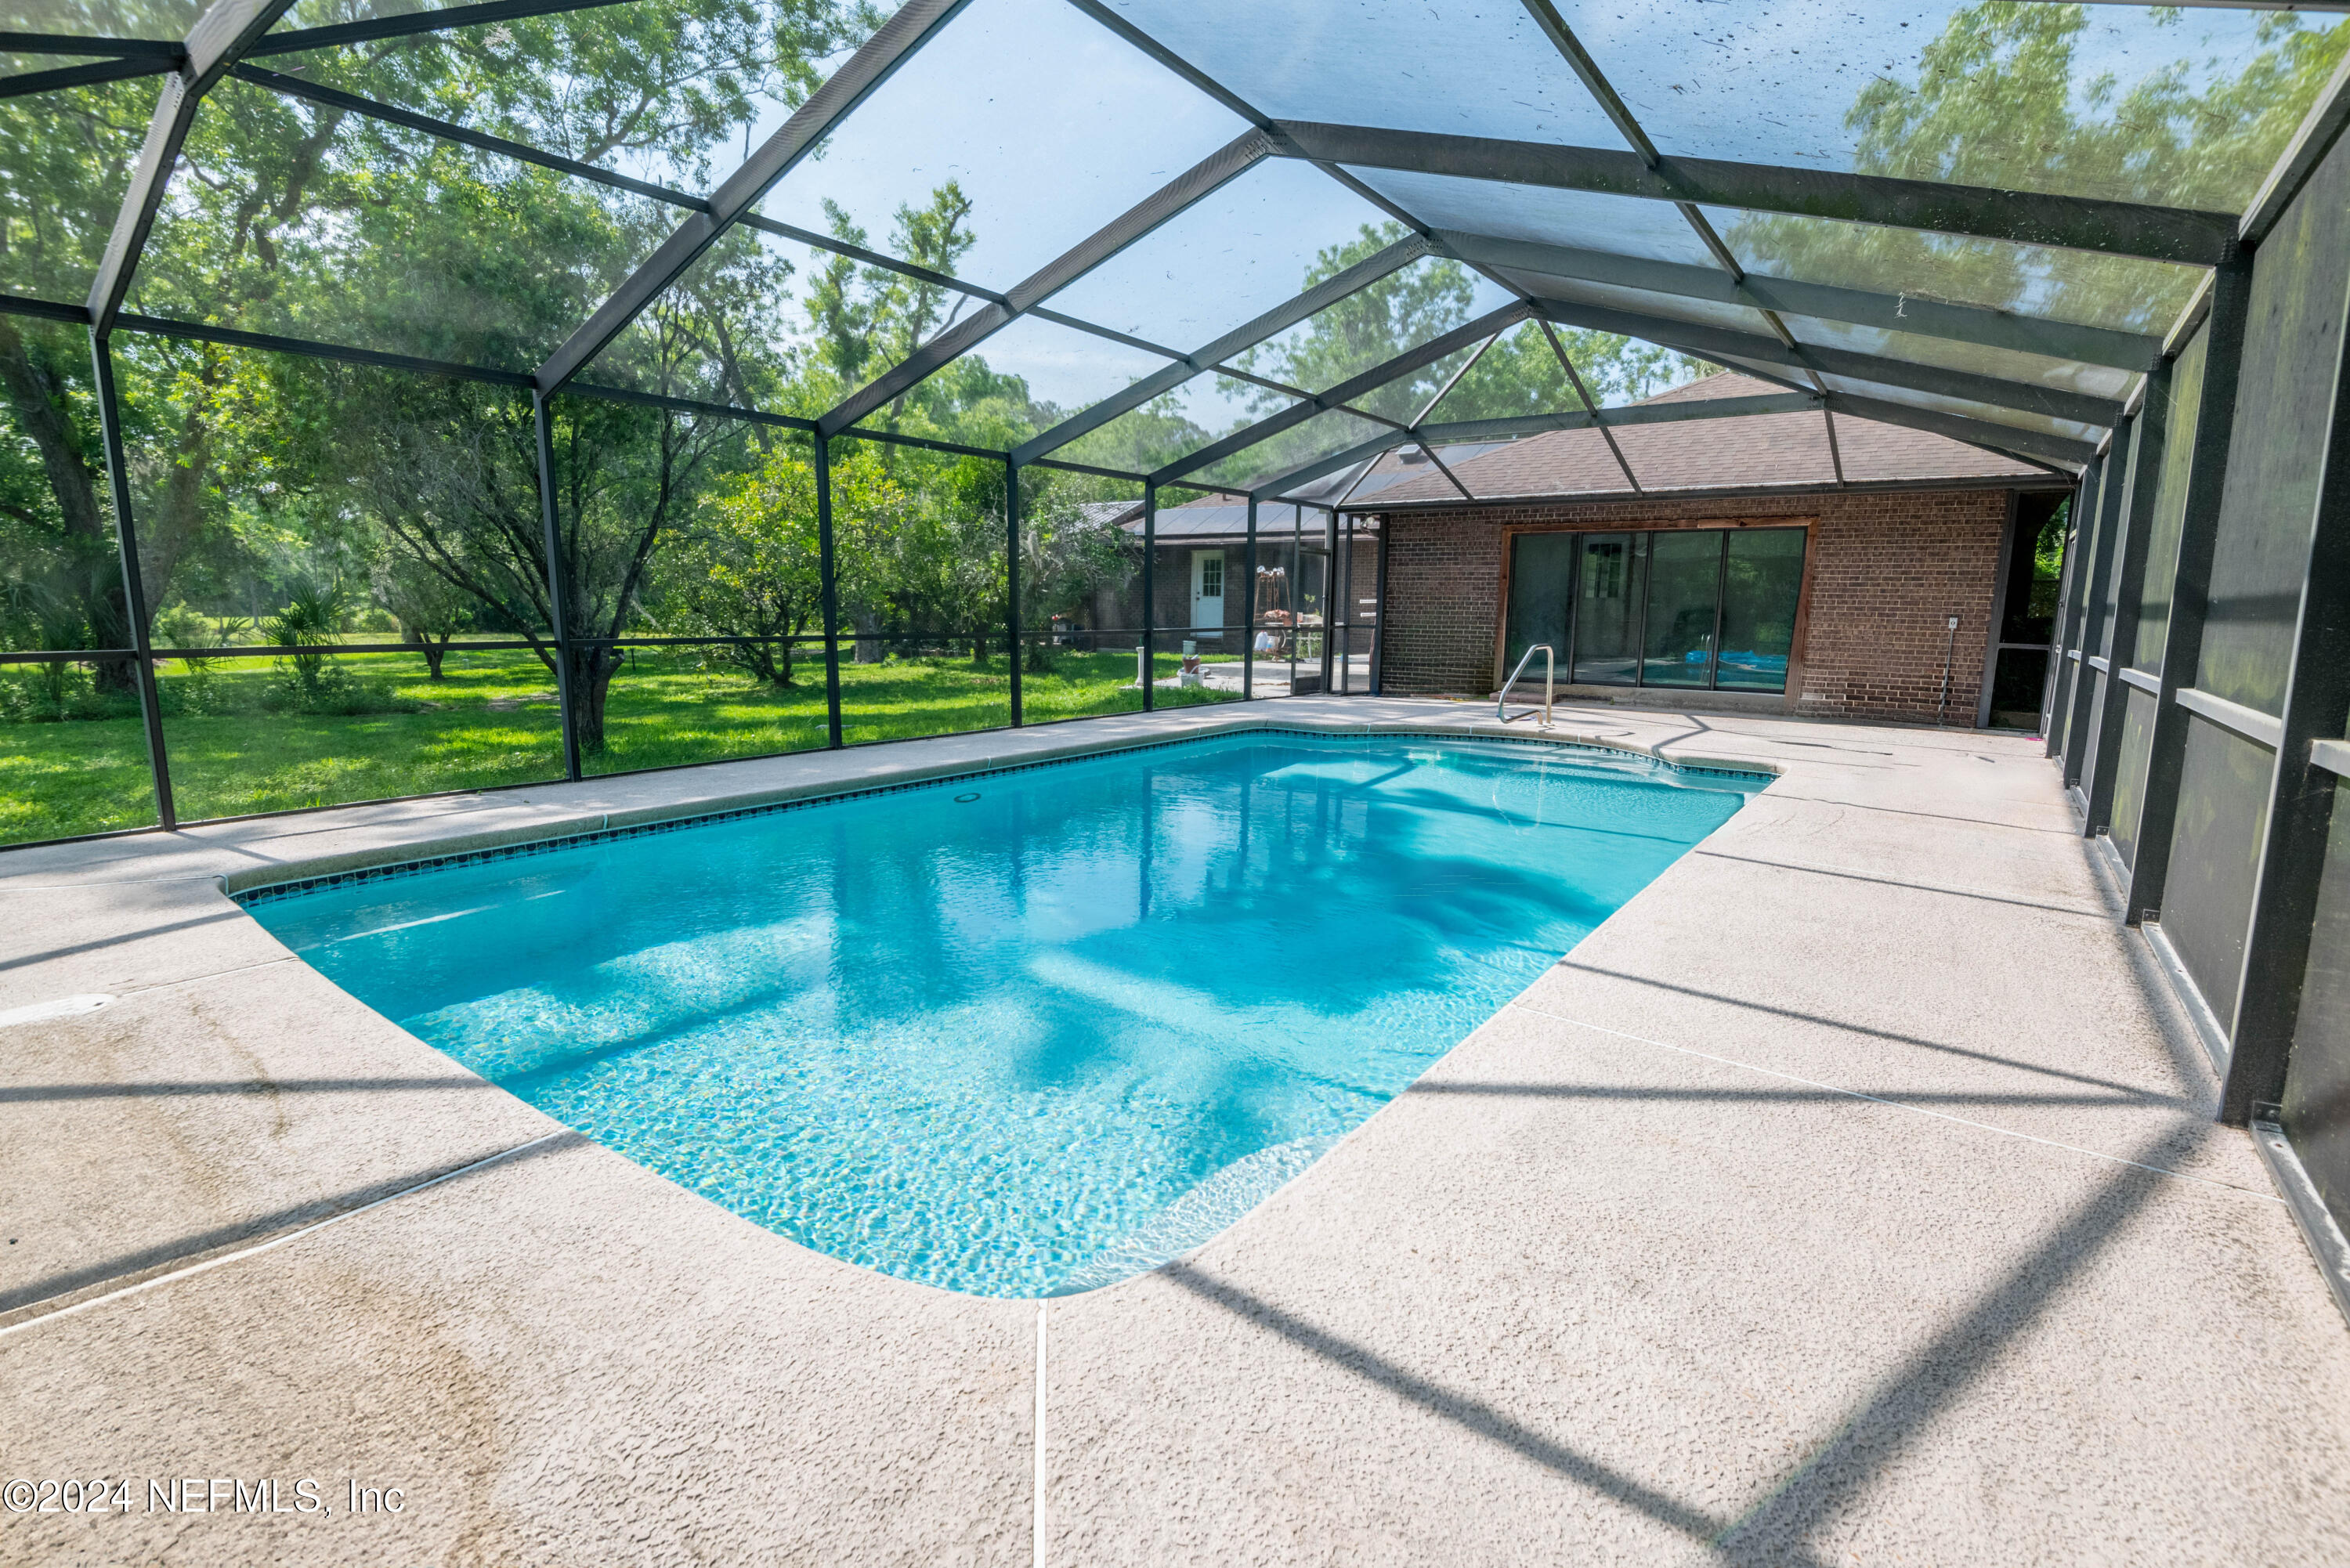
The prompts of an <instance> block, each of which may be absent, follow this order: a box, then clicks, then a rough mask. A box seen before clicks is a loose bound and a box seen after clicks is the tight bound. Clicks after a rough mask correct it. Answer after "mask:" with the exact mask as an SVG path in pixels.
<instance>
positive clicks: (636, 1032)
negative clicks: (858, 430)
mask: <svg viewBox="0 0 2350 1568" xmlns="http://www.w3.org/2000/svg"><path fill="white" fill-rule="evenodd" d="M1765 782H1766V781H1765V780H1764V779H1763V778H1761V777H1759V776H1756V775H1742V774H1716V775H1711V776H1708V775H1702V774H1694V773H1677V772H1675V771H1673V770H1670V769H1667V768H1664V767H1661V766H1659V765H1657V764H1654V763H1648V762H1646V761H1645V760H1641V759H1637V758H1628V757H1617V756H1614V755H1612V754H1609V753H1602V752H1598V751H1596V750H1588V749H1585V750H1567V749H1565V748H1561V747H1555V746H1549V745H1535V744H1528V743H1523V742H1480V741H1451V740H1445V741H1437V740H1425V739H1420V738H1417V737H1393V736H1379V737H1361V736H1355V737H1338V736H1326V735H1313V734H1306V733H1303V732H1266V731H1255V732H1247V733H1243V734H1240V735H1234V736H1227V737H1222V738H1211V739H1207V740H1201V741H1193V742H1179V743H1174V744H1168V745H1161V746H1155V747H1150V748H1147V749H1142V750H1136V751H1126V752H1118V753H1108V754H1105V755H1101V756H1097V757H1089V758H1086V759H1083V760H1079V761H1075V762H1069V763H1053V764H1049V765H1044V766H1036V767H1030V768H1025V769H1021V770H1016V771H1010V772H1003V773H995V774H983V775H976V776H972V777H967V778H963V779H960V780H954V781H949V782H944V783H938V784H924V785H920V786H914V787H905V788H899V789H895V790H890V791H887V792H882V793H874V794H863V795H858V796H852V797H848V798H844V799H837V800H831V801H825V802H817V803H808V804H803V805H795V806H793V807H790V808H787V809H781V810H771V811H766V812H762V813H758V814H754V815H740V816H736V817H733V818H732V819H729V820H722V821H718V822H713V823H704V824H696V825H690V826H668V827H665V828H664V829H663V830H660V831H654V832H639V833H635V834H629V835H607V836H599V837H598V838H597V839H595V840H592V841H589V842H584V843H577V844H573V845H570V846H561V847H555V848H546V847H539V846H534V848H533V849H532V850H531V851H530V852H527V853H523V854H502V855H493V856H487V857H467V859H466V860H464V861H462V862H460V863H456V864H452V865H446V866H442V867H424V868H400V869H397V870H394V871H392V872H390V873H389V874H374V875H369V876H366V877H361V878H359V879H348V878H346V879H341V880H339V881H338V882H335V883H331V884H329V885H327V886H323V887H317V888H298V887H297V888H285V889H264V890H261V891H260V892H257V893H254V894H248V895H245V896H244V897H245V899H246V902H247V903H248V906H249V907H250V908H251V909H252V911H253V913H254V915H255V918H256V919H259V920H260V921H261V922H262V924H263V925H264V926H265V927H266V928H268V929H269V930H270V931H271V932H272V933H274V934H275V935H276V937H277V938H278V939H279V940H282V941H284V942H285V943H286V945H287V946H288V947H290V948H292V949H293V950H295V951H296V952H297V953H299V954H300V955H301V956H302V957H303V958H304V959H305V960H307V961H308V962H309V963H311V964H312V965H313V966H315V967H316V968H317V970H319V971H321V972H322V973H324V974H326V975H327V976H328V978H330V979H331V980H333V981H335V982H336V983H337V984H338V985H340V986H341V987H342V988H343V989H344V990H345V991H347V992H350V993H351V994H352V995H353V996H355V997H357V998H359V1000H360V1001H361V1002H366V1003H367V1004H368V1005H369V1006H370V1007H372V1008H374V1009H375V1010H376V1011H377V1012H380V1013H382V1014H384V1015H385V1016H386V1017H388V1018H390V1019H393V1020H395V1021H397V1022H398V1023H400V1025H402V1026H403V1027H404V1028H406V1029H408V1030H410V1031H411V1032H412V1033H415V1034H417V1035H418V1036H419V1037H421V1038H422V1039H423V1040H425V1041H427V1042H429V1043H431V1044H433V1045H435V1046H437V1047H439V1048H440V1049H441V1050H442V1051H444V1052H446V1053H448V1054H450V1055H451V1056H452V1057H454V1058H455V1059H456V1060H458V1061H459V1062H462V1063H463V1064H465V1065H466V1066H467V1067H469V1068H472V1069H473V1071H475V1072H477V1073H480V1074H481V1075H484V1077H487V1078H489V1079H491V1080H493V1081H494V1082H495V1083H498V1084H500V1085H504V1087H505V1088H507V1089H509V1090H511V1091H512V1092H513V1093H515V1095H518V1096H521V1097H522V1098H524V1099H525V1100H527V1101H529V1102H530V1103H531V1104H533V1105H535V1106H538V1107H540V1108H541V1109H543V1110H545V1111H546V1113H547V1114H548V1115H550V1116H554V1117H556V1119H558V1120H560V1121H562V1122H565V1123H567V1124H568V1125H569V1126H571V1127H576V1128H577V1129H579V1130H580V1131H581V1132H584V1133H586V1134H587V1135H589V1136H590V1137H594V1138H596V1139H597V1140H598V1142H600V1143H603V1144H604V1145H606V1146H607V1147H610V1148H613V1149H616V1150H618V1151H619V1152H620V1153H622V1154H625V1155H627V1156H629V1158H632V1159H635V1160H637V1161H638V1162H639V1163H640V1164H643V1165H646V1166H648V1167H650V1168H652V1169H654V1170H657V1171H660V1172H661V1173H662V1174H664V1175H666V1176H668V1177H670V1178H671V1179H673V1180H676V1181H678V1182H680V1183H681V1184H683V1185H684V1186H686V1187H689V1188H691V1189H694V1190H695V1191H697V1192H700V1193H702V1194H703V1195H705V1196H707V1197H709V1198H710V1199H712V1200H714V1201H716V1202H718V1203H720V1204H723V1205H724V1206H725V1207H726V1208H728V1209H730V1210H733V1211H734V1212H735V1213H737V1214H739V1215H742V1216H743V1217H744V1218H745V1219H748V1220H753V1221H754V1222H756V1223H758V1224H760V1225H763V1226H765V1227H766V1228H767V1229H769V1230H771V1231H776V1232H778V1233H780V1234H782V1235H785V1236H787V1237H789V1238H791V1239H792V1240H793V1241H798V1242H801V1243H803V1244H805V1245H806V1246H809V1247H813V1248H816V1249H817V1250H819V1251H825V1252H828V1253H830V1254H832V1255H833V1256H835V1257H837V1258H843V1259H847V1260H848V1261H849V1262H856V1263H860V1264H864V1265H866V1266H868V1267H870V1268H874V1269H879V1270H881V1271H883V1272H888V1273H891V1274H896V1275H899V1276H901V1277H903V1278H906V1279H910V1280H919V1281H921V1282H926V1283H930V1284H934V1285H940V1286H944V1287H946V1288H949V1289H952V1290H959V1291H964V1292H969V1293H976V1294H983V1295H1001V1296H1027V1295H1044V1294H1052V1293H1066V1292H1070V1291H1076V1290H1084V1289H1087V1288H1091V1287H1093V1286H1097V1285H1101V1284H1107V1283H1109V1282H1113V1281H1116V1280H1118V1279H1122V1278H1125V1277H1127V1276H1128V1275H1130V1274H1134V1273H1138V1272H1142V1271H1143V1270H1145V1269H1148V1268H1150V1267H1153V1266H1155V1265H1156V1264H1158V1263H1159V1262H1164V1261H1165V1260H1166V1259H1168V1258H1170V1257H1173V1256H1176V1255H1178V1254H1180V1253H1181V1252H1184V1251H1189V1250H1191V1248H1193V1247H1196V1246H1198V1245H1199V1244H1200V1243H1201V1242H1202V1241H1206V1240H1208V1239H1209V1238H1210V1237H1211V1236H1212V1235H1214V1234H1215V1233H1216V1232H1217V1231H1220V1230H1222V1229H1223V1228H1224V1227H1225V1226H1226V1225H1229V1224H1230V1223H1231V1222H1232V1220H1235V1219H1238V1218H1239V1217H1240V1216H1241V1215H1242V1214H1243V1213H1245V1212H1247V1210H1249V1209H1251V1208H1253V1207H1254V1206H1255V1205H1256V1204H1257V1203H1258V1202H1260V1201H1262V1200H1263V1198H1265V1197H1266V1196H1267V1195H1268V1194H1270V1193H1271V1192H1272V1191H1273V1190H1274V1189H1275V1188H1277V1187H1278V1186H1279V1185H1280V1184H1281V1183H1282V1182H1283V1181H1285V1180H1287V1179H1289V1178H1290V1177H1292V1176H1294V1175H1295V1174H1296V1173H1297V1172H1298V1171H1300V1170H1303V1169H1304V1168H1305V1167H1306V1166H1307V1165H1309V1164H1311V1163H1312V1162H1313V1160H1314V1159H1315V1158H1317V1157H1318V1156H1319V1155H1320V1154H1321V1153H1322V1152H1323V1151H1325V1150H1326V1149H1327V1148H1328V1147H1330V1146H1331V1145H1332V1144H1334V1143H1335V1142H1336V1141H1337V1139H1338V1138H1339V1137H1342V1136H1343V1135H1344V1134H1346V1133H1347V1131H1348V1130H1349V1129H1351V1128H1353V1127H1357V1126H1358V1125H1359V1124H1360V1123H1361V1122H1362V1121H1363V1120H1364V1119H1365V1118H1366V1117H1367V1116H1369V1115H1370V1114H1371V1113H1372V1112H1373V1111H1374V1110H1376V1109H1378V1107H1379V1106H1381V1105H1383V1104H1385V1103H1386V1102H1387V1101H1388V1099H1390V1098H1392V1097H1393V1096H1395V1095H1396V1094H1398V1093H1399V1092H1400V1091H1401V1090H1402V1089H1403V1088H1404V1087H1405V1086H1406V1085H1409V1083H1410V1082H1411V1081H1412V1079H1414V1078H1415V1077H1417V1076H1419V1074H1420V1073H1421V1072H1422V1071H1424V1070H1425V1069H1426V1068H1427V1067H1428V1065H1429V1064H1430V1063H1431V1062H1433V1061H1435V1060H1436V1059H1437V1058H1438V1057H1439V1056H1440V1055H1442V1054H1444V1052H1445V1051H1446V1050H1447V1049H1449V1048H1450V1047H1451V1046H1452V1045H1453V1044H1456V1043H1458V1042H1459V1041H1460V1040H1461V1038H1462V1037H1463V1036H1464V1035H1466V1034H1467V1033H1469V1032H1470V1031H1471V1030H1472V1029H1474V1028H1475V1027H1476V1026H1477V1024H1478V1023H1481V1022H1482V1021H1483V1020H1484V1019H1485V1018H1487V1017H1489V1016H1490V1015H1491V1014H1492V1012H1494V1011H1495V1010H1496V1009H1497V1008H1498V1007H1500V1006H1501V1004H1502V1003H1503V1002H1506V1001H1507V1000H1508V999H1509V998H1510V997H1511V996H1513V995H1514V994H1515V993H1516V992H1519V991H1520V990H1522V989H1523V987H1524V986H1525V985H1526V984H1527V983H1528V982H1530V981H1533V980H1534V977H1535V976H1536V975H1538V974H1539V973H1541V971H1543V970H1544V968H1545V967H1546V966H1547V965H1549V964H1550V963H1552V962H1553V961H1555V960H1556V958H1557V957H1558V956H1559V955H1560V954H1561V953H1563V952H1565V950H1567V949H1569V948H1571V947H1573V946H1574V945H1575V943H1576V942H1577V941H1578V940H1581V939H1582V938H1583V937H1584V935H1585V934H1586V933H1587V932H1588V931H1590V930H1591V929H1592V928H1593V927H1594V926H1596V925H1597V924H1598V923H1599V922H1600V921H1601V920H1603V919H1606V918H1607V916H1608V914H1609V913H1610V912H1612V911H1613V910H1615V909H1617V908H1618V907H1619V906H1620V905H1622V904H1623V903H1624V902H1625V900H1627V898H1630V897H1631V896H1632V895H1633V894H1634V893H1636V892H1638V890H1639V889H1640V888H1643V887H1645V886H1646V885H1647V884H1648V882H1649V881H1651V880H1652V879H1653V878H1654V877H1656V876H1657V875H1658V873H1659V872H1660V871H1662V870H1663V869H1664V868H1665V867H1667V866H1669V865H1670V864H1671V863H1672V862H1673V861H1674V860H1675V859H1676V858H1678V857H1679V856H1680V855H1681V854H1682V853H1683V852H1684V851H1686V850H1687V849H1688V848H1689V846H1690V845H1692V844H1694V843H1696V842H1697V841H1698V840H1699V839H1700V838H1702V837H1703V836H1705V835H1707V834H1708V833H1710V832H1711V831H1712V830H1713V829H1714V828H1715V827H1717V826H1720V825H1721V823H1722V822H1724V821H1725V820H1727V819H1728V818H1729V817H1730V815H1731V814H1732V813H1733V812H1735V811H1736V810H1737V809H1738V807H1739V806H1740V805H1742V803H1743V801H1744V798H1745V795H1746V794H1747V793H1748V792H1751V791H1752V790H1755V789H1758V788H1760V787H1761V786H1762V784H1763V783H1765Z"/></svg>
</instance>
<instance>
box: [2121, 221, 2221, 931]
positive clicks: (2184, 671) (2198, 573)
mask: <svg viewBox="0 0 2350 1568" xmlns="http://www.w3.org/2000/svg"><path fill="white" fill-rule="evenodd" d="M2251 302H2252V256H2251V253H2247V254H2245V255H2244V256H2243V257H2242V258H2241V260H2239V261H2236V262H2233V263H2230V265H2226V266H2223V267H2220V268H2219V269H2217V270H2216V271H2215V272H2214V273H2213V274H2212V275H2211V307H2210V316H2209V317H2207V318H2206V325H2205V327H2204V329H2203V330H2204V332H2205V334H2206V337H2205V339H2204V349H2203V389H2202V392H2201V394H2200V395H2199V397H2198V398H2197V400H2196V415H2195V435H2194V441H2195V452H2194V457H2193V458H2192V460H2191V461H2190V462H2189V468H2188V471H2187V494H2186V497H2185V507H2186V510H2185V515H2184V517H2183V518H2182V519H2181V521H2180V524H2179V535H2178V566H2176V567H2175V568H2174V569H2173V571H2172V575H2171V585H2170V620H2169V623H2168V625H2167V626H2166V627H2165V628H2164V630H2163V639H2162V668H2161V670H2159V671H2158V673H2159V675H2160V677H2161V688H2160V690H2159V691H2157V692H2156V693H2155V709H2154V736H2153V741H2152V743H2151V744H2150V745H2149V746H2148V748H2147V763H2146V789H2145V791H2144V798H2145V805H2143V806H2142V807H2140V808H2139V812H2138V828H2137V855H2136V856H2135V857H2132V859H2131V863H2130V885H2129V893H2128V896H2127V899H2126V909H2125V912H2124V919H2127V920H2128V921H2129V922H2130V923H2131V924H2132V925H2137V924H2141V923H2143V922H2144V921H2145V920H2147V919H2149V918H2152V917H2154V916H2155V915H2156V913H2157V912H2158V910H2160V909H2161V908H2162V898H2163V887H2164V884H2165V882H2166V881H2167V880H2168V877H2169V874H2170V840H2171V836H2172V834H2173V833H2174V831H2175V830H2176V828H2177V825H2178V787H2179V779H2180V776H2181V775H2182V774H2184V773H2185V771H2186V767H2187V726H2188V725H2189V724H2190V723H2192V722H2194V719H2193V716H2192V715H2190V714H2189V712H2188V711H2187V710H2186V709H2184V708H2181V707H2180V706H2179V705H2178V693H2179V691H2181V690H2192V689H2193V687H2194V686H2195V681H2196V671H2197V669H2198V667H2199V665H2200V663H2201V661H2202V656H2203V618H2204V616H2205V614H2206V612H2207V610H2208V608H2209V606H2210V595H2211V563H2212V559H2213V557H2214V556H2216V555H2217V553H2218V546H2219V538H2220V499H2221V497H2222V496H2223V495H2224V493H2226V490H2227V484H2228V454H2229V447H2230V440H2231V438H2232V436H2233V434H2234V425H2235V418H2234V414H2235V408H2236V389H2237V384H2238V382H2239V381H2240V380H2241V379H2242V373H2243V362H2244V323H2245V321H2246V318H2247V317H2249V316H2250V314H2251Z"/></svg>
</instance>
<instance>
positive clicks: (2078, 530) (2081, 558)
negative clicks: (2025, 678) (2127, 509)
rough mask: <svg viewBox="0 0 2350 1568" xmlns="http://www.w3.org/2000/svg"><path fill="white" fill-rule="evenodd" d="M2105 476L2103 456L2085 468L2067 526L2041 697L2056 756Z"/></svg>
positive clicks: (2048, 743)
mask: <svg viewBox="0 0 2350 1568" xmlns="http://www.w3.org/2000/svg"><path fill="white" fill-rule="evenodd" d="M2105 476H2106V464H2105V460H2104V459H2103V458H2099V459H2097V460H2096V461H2095V462H2091V463H2090V464H2089V466H2088V467H2086V468H2085V469H2083V470H2082V471H2081V483H2080V488H2079V489H2077V490H2075V491H2074V493H2073V515H2072V516H2071V518H2070V519H2069V520H2067V522H2066V524H2065V528H2064V566H2063V567H2062V568H2061V569H2060V576H2059V579H2058V580H2059V582H2060V584H2061V585H2062V586H2061V587H2059V588H2058V589H2057V594H2056V624H2055V626H2054V628H2051V632H2050V637H2049V650H2048V657H2049V661H2050V662H2049V670H2048V690H2047V691H2046V692H2045V693H2043V696H2042V698H2041V701H2040V708H2041V713H2040V732H2041V734H2042V735H2043V737H2045V747H2044V751H2045V754H2046V755H2048V756H2050V757H2054V758H2061V757H2063V755H2064V742H2065V741H2066V739H2067V737H2066V735H2065V733H2064V719H2065V715H2066V714H2067V713H2069V712H2070V711H2072V710H2071V707H2070V703H2071V700H2072V694H2073V677H2074V671H2075V670H2078V669H2079V667H2080V652H2081V598H2082V593H2083V588H2082V584H2083V582H2084V581H2085V579H2086V577H2087V576H2088V575H2089V568H2088V566H2087V560H2088V554H2089V545H2090V544H2091V542H2092V541H2093V540H2094V539H2095V536H2096V532H2097V530H2096V525H2095V517H2096V514H2097V497H2098V495H2099V494H2100V493H2102V491H2103V487H2104V484H2105ZM2057 772H2058V774H2059V775H2060V776H2061V775H2062V774H2063V772H2064V764H2063V763H2062V762H2061V761H2060V762H2059V763H2057Z"/></svg>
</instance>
